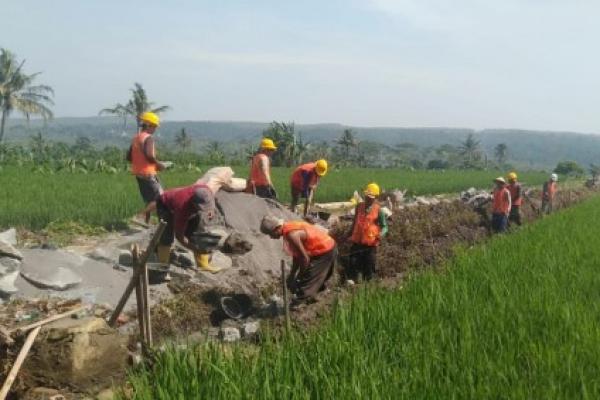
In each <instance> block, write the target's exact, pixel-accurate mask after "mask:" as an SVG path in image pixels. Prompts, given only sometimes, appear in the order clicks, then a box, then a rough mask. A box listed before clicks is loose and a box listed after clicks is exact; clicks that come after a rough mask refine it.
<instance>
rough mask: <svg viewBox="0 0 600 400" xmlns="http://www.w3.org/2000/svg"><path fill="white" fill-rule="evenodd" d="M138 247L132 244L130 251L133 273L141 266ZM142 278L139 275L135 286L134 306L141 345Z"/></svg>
mask: <svg viewBox="0 0 600 400" xmlns="http://www.w3.org/2000/svg"><path fill="white" fill-rule="evenodd" d="M139 251H140V250H139V247H138V245H137V244H134V245H133V246H132V249H131V256H132V261H133V262H132V265H133V271H134V273H135V272H136V271H138V270H139V269H140V268H141V266H140V261H139V257H140V253H139ZM141 278H142V276H141V275H139V278H138V284H137V285H135V300H136V305H137V318H138V323H139V330H140V341H141V342H142V344H144V343H146V323H145V321H144V297H143V295H142V279H141Z"/></svg>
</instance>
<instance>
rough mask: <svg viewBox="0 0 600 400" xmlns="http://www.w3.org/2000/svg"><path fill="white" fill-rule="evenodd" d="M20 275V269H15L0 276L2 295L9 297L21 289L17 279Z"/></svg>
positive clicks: (0, 294) (0, 292)
mask: <svg viewBox="0 0 600 400" xmlns="http://www.w3.org/2000/svg"><path fill="white" fill-rule="evenodd" d="M18 277H19V271H18V270H16V271H13V272H10V273H7V274H5V275H4V276H2V277H0V297H9V296H11V295H13V294H15V293H17V292H18V291H19V289H17V287H16V286H15V281H16V280H17V278H18Z"/></svg>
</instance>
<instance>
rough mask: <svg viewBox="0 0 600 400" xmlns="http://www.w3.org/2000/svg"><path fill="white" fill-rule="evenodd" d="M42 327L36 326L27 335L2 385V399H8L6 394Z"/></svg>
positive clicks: (0, 398)
mask: <svg viewBox="0 0 600 400" xmlns="http://www.w3.org/2000/svg"><path fill="white" fill-rule="evenodd" d="M40 329H42V327H41V325H40V326H37V327H35V328H34V329H33V330H32V331H31V332H29V335H27V339H26V340H25V344H23V347H21V351H20V352H19V355H18V356H17V359H16V360H15V363H14V364H13V366H12V368H11V369H10V372H9V374H8V376H7V377H6V380H5V381H4V385H2V390H0V400H6V396H8V392H9V391H10V388H11V386H12V384H13V383H14V381H15V379H16V377H17V374H18V373H19V370H20V369H21V365H23V362H24V361H25V358H26V357H27V354H29V350H31V346H32V345H33V342H34V341H35V338H36V336H37V335H38V333H40Z"/></svg>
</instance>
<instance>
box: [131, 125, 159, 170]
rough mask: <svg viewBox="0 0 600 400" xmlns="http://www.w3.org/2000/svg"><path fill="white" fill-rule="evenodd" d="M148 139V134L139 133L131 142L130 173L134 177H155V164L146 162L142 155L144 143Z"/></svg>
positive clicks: (144, 156) (143, 154) (146, 159)
mask: <svg viewBox="0 0 600 400" xmlns="http://www.w3.org/2000/svg"><path fill="white" fill-rule="evenodd" d="M148 137H150V134H149V133H148V132H143V131H142V132H140V133H138V134H137V135H135V136H134V138H133V140H132V141H131V173H132V174H134V175H141V176H150V175H156V172H157V171H158V168H157V167H156V164H155V163H153V162H150V161H148V158H147V157H146V154H145V153H144V143H145V142H146V139H148Z"/></svg>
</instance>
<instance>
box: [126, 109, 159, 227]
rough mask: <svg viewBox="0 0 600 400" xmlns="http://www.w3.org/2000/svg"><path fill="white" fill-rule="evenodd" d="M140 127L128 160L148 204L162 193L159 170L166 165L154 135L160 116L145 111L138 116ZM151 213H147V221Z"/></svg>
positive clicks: (128, 154)
mask: <svg viewBox="0 0 600 400" xmlns="http://www.w3.org/2000/svg"><path fill="white" fill-rule="evenodd" d="M138 121H139V124H140V129H139V131H138V133H137V135H135V136H134V138H133V140H132V141H131V146H130V147H129V151H128V152H127V161H129V162H130V163H131V173H132V174H133V175H135V179H136V181H137V183H138V187H139V190H140V194H141V195H142V199H143V200H144V203H145V204H146V205H147V204H149V203H150V202H151V201H154V200H156V198H157V197H158V196H159V195H160V194H162V192H163V189H162V186H161V184H160V180H159V179H158V171H162V170H164V169H165V168H166V165H165V164H163V163H162V162H160V161H158V159H157V158H156V151H155V148H154V139H153V137H152V135H153V134H154V132H155V131H156V129H158V127H159V126H160V118H158V115H156V114H155V113H153V112H145V113H143V114H141V115H140V116H139V117H138ZM149 219H150V214H149V213H148V214H146V222H148V220H149Z"/></svg>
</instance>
